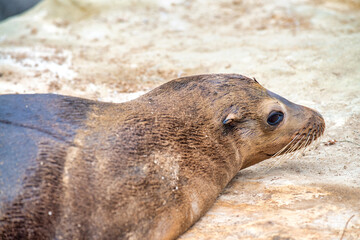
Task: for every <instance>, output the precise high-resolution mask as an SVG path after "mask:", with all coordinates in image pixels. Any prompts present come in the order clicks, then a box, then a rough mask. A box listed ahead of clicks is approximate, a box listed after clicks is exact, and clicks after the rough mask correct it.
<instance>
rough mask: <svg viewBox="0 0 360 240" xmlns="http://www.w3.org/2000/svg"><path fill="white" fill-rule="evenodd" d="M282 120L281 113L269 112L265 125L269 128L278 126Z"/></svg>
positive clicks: (282, 115)
mask: <svg viewBox="0 0 360 240" xmlns="http://www.w3.org/2000/svg"><path fill="white" fill-rule="evenodd" d="M283 119H284V114H283V113H282V112H271V113H270V114H269V116H268V119H267V123H268V124H269V125H271V126H275V125H278V124H279V123H280V122H281V121H282V120H283Z"/></svg>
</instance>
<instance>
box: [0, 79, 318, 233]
mask: <svg viewBox="0 0 360 240" xmlns="http://www.w3.org/2000/svg"><path fill="white" fill-rule="evenodd" d="M274 111H275V112H276V113H277V112H281V113H283V116H282V120H281V121H280V122H279V123H277V125H276V126H274V125H269V124H268V123H269V119H270V118H269V114H270V113H271V114H273V112H274ZM272 116H273V115H272ZM277 117H279V116H275V117H274V116H273V117H272V118H271V119H270V123H271V124H273V122H275V121H273V120H274V118H275V120H278V119H277ZM279 119H280V118H279ZM324 127H325V125H324V121H323V119H322V117H321V116H320V114H318V113H317V112H315V111H313V110H311V109H309V108H306V107H302V106H299V105H296V104H293V103H291V102H289V101H287V100H285V99H283V98H282V97H280V96H278V95H276V94H274V93H272V92H270V91H268V90H266V89H265V88H263V87H261V86H260V85H259V84H258V83H257V82H256V81H255V80H253V79H249V78H246V77H244V76H241V75H235V74H224V75H223V74H218V75H199V76H193V77H187V78H181V79H176V80H173V81H171V82H169V83H166V84H164V85H162V86H160V87H158V88H156V89H154V90H153V91H151V92H149V93H147V94H145V95H143V96H141V97H139V98H137V99H135V100H133V101H130V102H126V103H120V104H112V103H102V102H96V101H91V100H86V99H81V98H74V97H67V96H60V95H51V94H46V95H41V94H35V95H3V96H0V159H1V160H0V161H1V165H0V181H1V182H0V189H1V193H0V197H1V198H0V204H1V205H0V236H1V239H174V238H176V237H177V236H179V235H180V234H181V233H183V232H184V231H186V230H187V229H188V228H189V227H190V226H191V225H192V224H193V223H194V222H196V220H197V219H199V218H200V217H201V216H202V215H203V214H204V213H205V212H206V211H207V210H208V209H209V208H210V207H211V205H212V204H213V203H214V201H215V199H216V197H217V196H218V195H219V193H220V192H221V190H222V189H223V188H224V187H225V186H226V185H227V183H228V182H229V181H230V180H231V179H232V178H233V177H234V176H235V174H236V173H237V172H238V171H239V170H240V169H243V168H245V167H248V166H251V165H253V164H255V163H257V162H260V161H262V160H264V159H266V158H269V157H271V156H272V155H274V154H275V153H276V152H278V151H279V150H281V149H282V148H284V147H285V146H287V144H289V143H290V142H291V141H292V140H293V139H297V138H298V140H296V141H294V143H295V142H296V143H297V144H299V146H300V145H301V146H302V147H303V146H305V145H308V144H310V142H311V141H313V140H315V139H316V138H317V137H319V136H320V135H321V134H322V132H323V130H324ZM303 136H306V138H304V137H303ZM306 139H307V140H306ZM305 140H306V142H305ZM291 147H293V144H292V143H291V144H290V145H288V147H287V148H289V149H290V150H296V149H297V148H298V147H296V148H295V147H293V149H291Z"/></svg>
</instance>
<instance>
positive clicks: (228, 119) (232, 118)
mask: <svg viewBox="0 0 360 240" xmlns="http://www.w3.org/2000/svg"><path fill="white" fill-rule="evenodd" d="M236 118H237V117H236V116H235V114H234V113H229V114H228V115H227V116H226V118H225V119H224V121H223V124H224V125H226V124H229V123H232V122H233V121H235V119H236Z"/></svg>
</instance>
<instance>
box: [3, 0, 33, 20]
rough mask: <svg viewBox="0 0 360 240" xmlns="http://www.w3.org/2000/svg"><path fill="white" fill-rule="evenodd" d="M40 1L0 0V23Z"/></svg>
mask: <svg viewBox="0 0 360 240" xmlns="http://www.w3.org/2000/svg"><path fill="white" fill-rule="evenodd" d="M38 2H40V0H10V1H9V0H0V21H1V20H4V19H6V18H8V17H11V16H13V15H16V14H19V13H22V12H24V11H26V10H28V9H29V8H31V7H32V6H34V5H35V4H36V3H38Z"/></svg>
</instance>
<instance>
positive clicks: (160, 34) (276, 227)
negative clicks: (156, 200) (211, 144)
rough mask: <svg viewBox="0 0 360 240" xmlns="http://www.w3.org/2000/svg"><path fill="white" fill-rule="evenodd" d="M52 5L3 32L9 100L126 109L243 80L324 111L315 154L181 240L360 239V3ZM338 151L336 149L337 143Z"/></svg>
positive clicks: (259, 180) (254, 187)
mask: <svg viewBox="0 0 360 240" xmlns="http://www.w3.org/2000/svg"><path fill="white" fill-rule="evenodd" d="M114 2H116V1H110V0H106V1H96V0H73V1H70V0H63V1H55V0H45V1H43V2H41V3H40V4H39V5H37V6H36V7H35V8H33V9H31V10H30V11H29V12H27V13H25V14H23V15H20V16H16V17H13V18H10V19H9V20H6V21H5V22H2V23H0V94H5V93H35V92H36V93H45V92H53V93H59V94H66V95H72V96H78V97H86V98H90V99H97V100H102V101H111V102H121V101H126V100H128V99H131V98H134V97H136V96H139V95H141V94H142V93H144V92H146V91H148V90H150V89H152V88H154V87H156V86H158V85H160V84H161V83H164V82H166V81H168V80H171V79H173V78H176V77H179V76H186V75H192V74H201V73H220V72H221V73H240V74H243V75H246V76H249V77H256V79H257V80H258V81H259V82H260V83H261V84H262V85H263V86H265V87H266V88H268V89H270V90H272V91H274V92H276V93H278V94H280V95H282V96H284V97H286V98H287V99H289V100H291V101H293V102H296V103H300V104H303V105H306V106H309V107H312V108H315V109H317V110H318V111H319V112H321V113H322V115H323V116H324V118H325V121H326V124H327V130H326V132H325V135H324V137H323V138H322V139H321V141H320V142H319V143H318V144H317V145H316V146H314V147H313V148H312V149H310V150H308V151H306V152H305V153H303V154H298V156H294V157H289V158H287V159H286V160H285V161H281V162H279V161H276V159H271V160H268V161H265V162H263V163H261V164H258V165H256V166H253V167H251V168H248V169H245V170H243V171H241V172H240V173H239V174H238V175H237V176H236V177H235V179H234V180H233V181H232V182H231V183H230V184H229V186H228V187H227V188H226V189H225V190H224V192H223V194H222V195H221V196H220V197H219V198H218V200H217V202H216V203H215V205H214V206H213V208H212V209H211V210H210V211H209V212H208V213H207V214H206V215H205V216H204V217H203V218H202V219H201V220H200V221H199V222H198V223H196V224H195V225H194V226H193V227H192V228H191V229H190V230H189V231H188V232H187V233H185V234H184V235H183V236H181V238H180V239H183V240H185V239H221V240H225V239H226V240H230V239H273V240H275V239H277V240H280V239H283V240H284V239H340V237H341V235H342V233H343V229H344V227H345V224H346V222H347V221H348V220H349V219H350V217H351V216H353V215H354V217H352V218H351V219H350V221H349V222H348V225H347V229H346V232H345V234H344V236H343V239H354V240H355V239H360V126H359V124H360V1H359V0H343V1H341V0H316V1H315V0H314V1H311V0H263V1H260V0H259V1H241V0H233V1H230V0H221V1H205V0H196V1H185V0H171V1H166V0H163V1H160V0H158V1H150V0H148V1H146V0H137V1H118V2H117V3H114ZM333 140H336V143H335V144H333V145H331V144H329V141H333Z"/></svg>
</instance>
